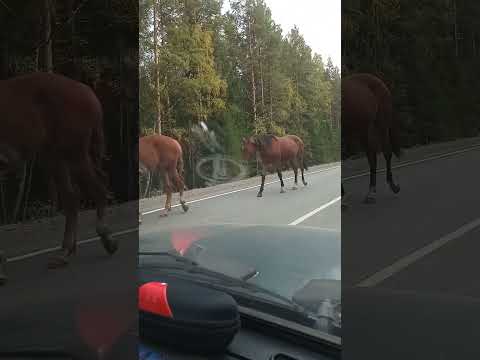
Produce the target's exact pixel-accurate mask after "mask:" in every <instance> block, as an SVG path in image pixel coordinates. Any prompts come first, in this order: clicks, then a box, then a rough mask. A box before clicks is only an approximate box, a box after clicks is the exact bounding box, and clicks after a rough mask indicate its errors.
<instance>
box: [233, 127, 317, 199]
mask: <svg viewBox="0 0 480 360" xmlns="http://www.w3.org/2000/svg"><path fill="white" fill-rule="evenodd" d="M242 153H243V158H244V159H245V160H250V159H251V158H252V156H253V155H254V154H258V155H259V158H260V162H261V164H262V169H261V176H262V185H261V186H260V190H259V191H258V194H257V197H262V195H263V189H264V186H265V176H266V173H267V171H268V172H272V171H275V170H276V171H277V174H278V178H279V179H280V185H281V190H280V193H284V192H285V190H284V183H283V177H282V168H283V167H285V166H288V165H290V166H291V167H292V168H293V172H294V173H295V184H294V186H293V187H292V190H297V185H298V182H297V180H298V168H300V170H301V172H302V182H303V185H305V186H307V182H306V181H305V177H304V170H308V168H307V166H306V165H305V149H304V144H303V141H302V139H300V138H299V137H298V136H296V135H285V136H282V137H277V136H274V135H270V134H267V135H257V136H251V137H250V138H248V139H245V138H244V139H243V140H242Z"/></svg>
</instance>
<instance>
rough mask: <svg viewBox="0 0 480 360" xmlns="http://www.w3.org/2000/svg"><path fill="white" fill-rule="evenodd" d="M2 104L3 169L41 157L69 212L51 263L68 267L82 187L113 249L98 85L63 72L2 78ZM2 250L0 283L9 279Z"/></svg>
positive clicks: (107, 246) (0, 160) (103, 236)
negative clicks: (95, 87)
mask: <svg viewBox="0 0 480 360" xmlns="http://www.w3.org/2000/svg"><path fill="white" fill-rule="evenodd" d="M0 109H1V116H0V174H1V173H4V174H6V173H12V172H16V171H18V170H19V169H20V168H21V165H22V164H23V163H24V161H26V160H29V159H33V157H34V156H37V159H38V160H39V164H40V165H41V166H42V167H43V169H44V170H45V173H46V175H47V176H48V180H49V183H50V184H51V185H53V186H52V187H51V190H52V191H53V194H52V196H53V197H54V198H56V197H57V196H58V200H59V203H60V205H61V206H62V208H63V211H64V213H65V218H66V223H65V232H64V236H63V243H62V249H61V252H60V254H58V255H57V256H54V257H53V258H52V259H51V260H50V261H49V267H51V268H58V267H63V266H66V265H67V264H68V262H69V259H70V257H71V255H72V254H74V253H75V251H76V247H77V224H78V212H79V203H80V195H81V194H80V192H79V191H78V190H80V191H82V192H83V193H84V194H85V195H87V196H89V197H90V198H91V199H93V200H94V201H95V205H96V210H97V224H96V231H97V233H98V235H99V236H100V239H101V241H102V243H103V246H104V248H105V250H106V251H107V252H108V253H109V254H113V253H114V252H115V251H116V250H117V248H118V244H117V241H116V240H114V239H112V238H111V236H110V234H111V232H110V230H109V229H108V228H107V226H106V224H105V208H106V205H107V197H108V191H107V186H106V174H105V172H104V171H103V168H102V167H103V166H102V162H103V160H104V158H105V153H104V148H105V144H104V134H103V110H102V105H101V104H100V102H99V100H98V98H97V96H96V95H95V93H94V92H93V90H92V89H91V88H90V87H88V86H87V85H85V84H82V83H80V82H78V81H75V80H71V79H69V78H66V77H64V76H61V75H58V74H53V73H43V72H37V73H32V74H28V75H23V76H18V77H14V78H11V79H7V80H2V81H0ZM2 255H3V254H2V253H1V252H0V258H1V259H0V283H4V282H5V281H6V279H7V276H6V274H5V272H4V269H3V268H2V267H3V265H4V263H5V259H4V257H3V256H2Z"/></svg>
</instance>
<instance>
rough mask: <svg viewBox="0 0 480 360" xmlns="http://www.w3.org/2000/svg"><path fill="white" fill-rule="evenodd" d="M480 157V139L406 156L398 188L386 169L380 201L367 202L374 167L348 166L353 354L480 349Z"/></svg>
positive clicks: (347, 301) (346, 257)
mask: <svg viewBox="0 0 480 360" xmlns="http://www.w3.org/2000/svg"><path fill="white" fill-rule="evenodd" d="M479 143H480V141H477V144H479ZM479 159H480V147H479V146H476V147H472V146H469V147H468V148H466V149H464V150H461V148H457V149H455V148H452V149H444V150H443V154H442V156H438V155H433V154H425V155H424V156H423V159H422V157H417V158H415V159H414V158H412V157H409V156H406V158H405V159H402V162H399V161H396V162H395V165H396V166H400V167H398V168H396V169H394V170H393V172H394V177H395V178H396V179H397V180H398V182H399V183H400V185H401V188H402V190H401V192H400V194H398V195H393V194H392V193H391V192H390V191H389V189H388V188H387V186H386V184H385V174H384V173H381V174H379V177H378V181H377V183H378V189H377V192H378V196H377V203H376V204H373V205H371V204H370V205H367V204H363V203H362V200H363V198H364V196H365V194H366V190H367V189H368V176H359V177H352V174H353V173H352V172H350V173H348V165H347V164H346V166H345V168H346V170H347V171H345V172H344V171H343V169H342V176H343V177H345V178H347V180H346V181H345V190H346V191H347V192H348V194H349V196H350V198H349V203H350V208H349V209H348V211H345V212H343V213H342V281H343V286H344V292H343V295H344V299H343V310H344V311H343V318H344V319H345V320H344V340H345V348H346V352H345V353H344V356H345V357H344V358H345V359H347V360H348V359H354V358H357V359H358V358H370V359H387V358H388V359H406V358H415V359H422V358H423V359H456V358H458V359H461V358H462V359H463V358H480V349H478V345H477V343H476V340H475V338H476V337H477V336H478V333H479V323H478V319H479V318H480V282H479V281H478V274H479V270H480V267H479V262H478V254H479V253H480V245H479V244H480V243H479V241H478V240H479V236H480V211H479V204H480V192H479V191H478V185H479V184H480V171H479V167H478V165H477V164H478V161H479ZM402 164H403V165H402ZM392 344H398V346H392Z"/></svg>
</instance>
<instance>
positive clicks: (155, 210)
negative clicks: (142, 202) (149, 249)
mask: <svg viewBox="0 0 480 360" xmlns="http://www.w3.org/2000/svg"><path fill="white" fill-rule="evenodd" d="M339 167H340V165H336V166H332V167H328V168H325V169H320V170H316V171H312V172H309V173H307V174H306V175H308V174H318V173H322V172H325V171H328V170H332V169H337V168H339ZM293 178H294V176H290V177H287V178H284V179H283V180H284V181H285V180H291V179H293ZM278 182H280V180H274V181H270V182H266V183H265V186H267V185H271V184H276V183H278ZM258 187H260V184H259V185H253V186H249V187H246V188H242V189H237V190H232V191H228V192H224V193H221V194H216V195H211V196H207V197H204V198H201V199H195V200H191V201H187V204H194V203H196V202H199V201H205V200H210V199H214V198H217V197H221V196H226V195H230V194H235V193H237V192H241V191H246V190H251V189H255V188H258ZM178 206H181V204H176V205H172V208H174V207H178ZM162 210H165V208H164V207H163V208H159V209H153V210H149V211H146V212H144V213H142V214H141V215H142V216H143V215H148V214H153V213H155V212H158V211H162Z"/></svg>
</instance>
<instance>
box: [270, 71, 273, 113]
mask: <svg viewBox="0 0 480 360" xmlns="http://www.w3.org/2000/svg"><path fill="white" fill-rule="evenodd" d="M271 76H272V75H271ZM272 92H273V86H272V79H271V78H270V121H271V122H273V94H272Z"/></svg>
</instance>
